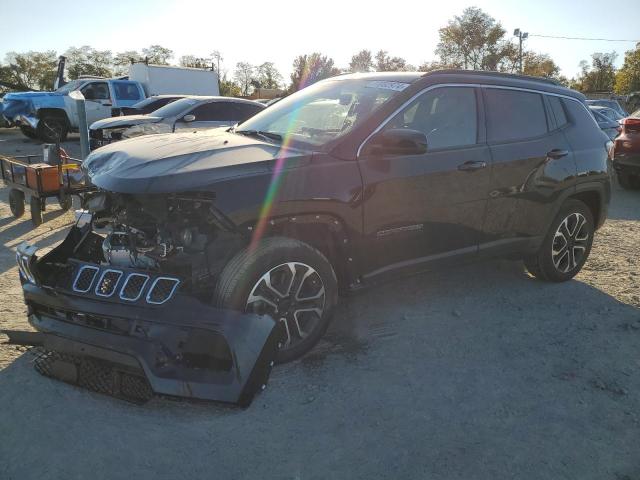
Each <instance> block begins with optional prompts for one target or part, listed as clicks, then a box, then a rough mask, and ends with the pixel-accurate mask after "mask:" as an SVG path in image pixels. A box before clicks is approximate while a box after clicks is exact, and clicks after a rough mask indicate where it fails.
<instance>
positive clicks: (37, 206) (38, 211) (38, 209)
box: [29, 196, 44, 227]
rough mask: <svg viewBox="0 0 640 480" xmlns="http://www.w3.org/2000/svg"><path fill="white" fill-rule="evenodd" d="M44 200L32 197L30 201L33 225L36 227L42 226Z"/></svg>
mask: <svg viewBox="0 0 640 480" xmlns="http://www.w3.org/2000/svg"><path fill="white" fill-rule="evenodd" d="M43 203H44V200H41V199H39V198H38V197H34V196H32V197H31V198H30V199H29V209H30V210H31V223H33V224H34V225H35V226H36V227H38V226H40V225H42V223H43V219H42V206H43Z"/></svg>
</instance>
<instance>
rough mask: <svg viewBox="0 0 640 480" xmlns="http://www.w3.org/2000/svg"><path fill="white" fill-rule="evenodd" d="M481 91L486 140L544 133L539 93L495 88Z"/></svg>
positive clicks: (509, 138)
mask: <svg viewBox="0 0 640 480" xmlns="http://www.w3.org/2000/svg"><path fill="white" fill-rule="evenodd" d="M484 92H485V99H486V110H487V111H486V118H487V138H488V140H489V142H490V143H502V142H514V141H517V140H524V139H527V138H533V137H538V136H541V135H544V134H545V133H547V131H548V126H547V116H546V113H545V110H544V104H543V102H542V95H540V94H539V93H531V92H522V91H519V90H502V89H498V88H487V89H485V91H484Z"/></svg>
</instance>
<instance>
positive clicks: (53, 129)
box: [37, 115, 69, 143]
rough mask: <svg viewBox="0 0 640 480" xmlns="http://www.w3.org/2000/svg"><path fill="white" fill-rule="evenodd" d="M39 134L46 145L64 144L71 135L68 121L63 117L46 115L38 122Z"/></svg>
mask: <svg viewBox="0 0 640 480" xmlns="http://www.w3.org/2000/svg"><path fill="white" fill-rule="evenodd" d="M37 133H38V138H39V139H40V140H42V141H43V142H45V143H57V142H64V141H65V140H66V139H67V134H68V133H69V125H68V124H67V119H66V118H64V117H63V116H61V115H45V116H44V117H42V118H41V119H40V121H39V122H38V128H37Z"/></svg>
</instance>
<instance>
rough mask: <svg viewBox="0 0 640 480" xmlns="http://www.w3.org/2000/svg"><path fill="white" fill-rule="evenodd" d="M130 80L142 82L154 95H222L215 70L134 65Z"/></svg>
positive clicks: (130, 68)
mask: <svg viewBox="0 0 640 480" xmlns="http://www.w3.org/2000/svg"><path fill="white" fill-rule="evenodd" d="M129 80H133V81H136V82H140V83H141V84H142V86H143V88H144V90H145V93H146V94H147V97H151V96H152V95H168V94H174V95H213V96H217V95H220V89H219V88H218V75H217V74H216V72H214V71H213V70H202V69H199V68H186V67H171V66H169V65H147V64H146V63H134V64H132V65H131V66H130V67H129Z"/></svg>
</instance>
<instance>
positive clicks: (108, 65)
mask: <svg viewBox="0 0 640 480" xmlns="http://www.w3.org/2000/svg"><path fill="white" fill-rule="evenodd" d="M64 56H65V57H67V67H66V68H67V77H68V78H69V79H71V80H75V79H76V78H78V77H80V76H82V75H92V76H96V77H111V76H112V75H113V71H112V66H113V55H112V53H111V51H110V50H96V49H95V48H92V47H90V46H88V45H83V46H82V47H79V48H77V47H70V48H69V49H67V51H66V52H65V53H64Z"/></svg>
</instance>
